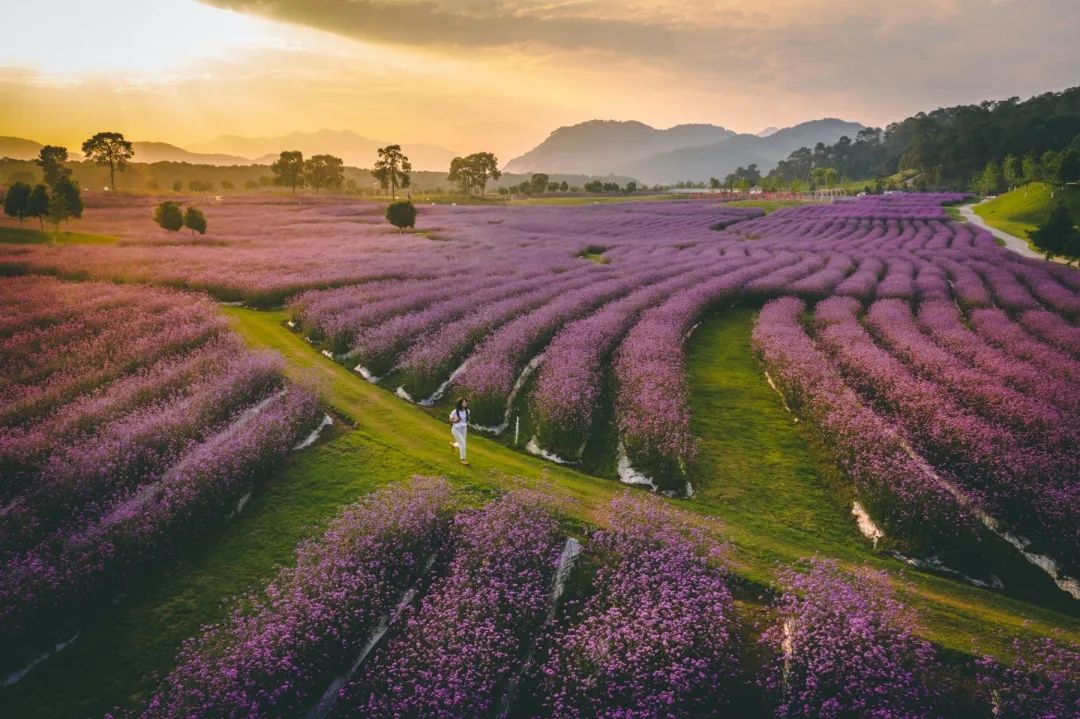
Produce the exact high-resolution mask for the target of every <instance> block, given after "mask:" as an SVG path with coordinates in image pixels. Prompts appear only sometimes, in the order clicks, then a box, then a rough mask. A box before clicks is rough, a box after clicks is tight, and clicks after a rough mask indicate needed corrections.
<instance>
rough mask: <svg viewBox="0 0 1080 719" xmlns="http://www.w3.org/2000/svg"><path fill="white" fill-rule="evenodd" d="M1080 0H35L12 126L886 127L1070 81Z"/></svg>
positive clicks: (407, 134) (477, 135)
mask: <svg viewBox="0 0 1080 719" xmlns="http://www.w3.org/2000/svg"><path fill="white" fill-rule="evenodd" d="M1070 6H1071V3H1070V2H1069V0H1040V1H1039V2H1033V3H1021V2H1013V1H1009V0H1000V1H997V2H990V3H988V2H983V1H982V0H915V1H913V2H908V3H903V4H899V5H898V4H896V3H891V2H884V1H883V0H874V1H872V2H855V1H854V0H833V1H830V2H824V1H822V0H782V1H781V2H770V3H767V4H756V5H748V4H746V3H738V2H730V1H726V0H725V1H723V2H691V3H684V2H680V3H674V2H665V3H622V2H607V1H596V2H588V3H558V2H557V3H540V2H524V3H503V2H494V3H488V4H484V5H474V4H471V3H463V2H453V1H451V0H439V1H437V2H414V3H413V2H410V3H398V2H387V1H385V0H370V1H366V2H359V1H344V2H339V1H333V0H318V1H317V2H290V1H288V0H272V1H271V0H267V1H261V2H249V1H246V0H214V1H213V2H207V3H199V2H195V0H161V1H160V2H153V3H146V2H137V1H136V0H108V1H107V2H97V3H87V2H59V3H49V4H41V3H19V4H15V5H13V6H12V7H11V8H10V9H9V10H7V11H6V12H7V20H8V22H9V26H11V27H18V28H21V29H23V30H24V31H23V32H18V33H14V34H13V35H12V37H11V38H9V39H8V40H7V41H6V42H5V43H4V44H3V46H2V47H0V106H3V108H4V112H3V114H2V115H0V134H3V135H14V136H27V135H31V134H32V135H34V136H35V137H36V138H37V139H39V140H40V141H53V142H66V143H69V144H74V143H75V142H76V141H77V140H79V139H81V138H82V137H83V136H85V135H86V133H88V132H90V131H91V130H93V129H96V128H97V127H98V126H101V125H108V126H116V127H119V128H122V129H123V130H124V131H125V132H126V133H127V134H128V136H129V137H134V138H137V139H146V140H150V139H154V140H165V141H169V142H173V143H178V144H187V145H198V144H199V143H201V142H206V141H208V140H210V139H212V138H213V137H216V136H218V135H220V134H226V133H236V134H244V135H251V136H259V135H271V134H278V133H285V132H289V131H294V130H301V131H313V130H318V129H321V128H335V129H346V128H347V129H351V130H354V131H356V132H358V133H359V134H362V135H365V136H368V137H376V138H390V139H395V140H400V141H406V142H408V141H412V142H417V141H423V142H432V143H439V144H442V145H445V146H447V147H449V148H452V149H454V150H456V151H470V150H474V149H477V148H478V147H481V146H483V147H486V148H488V149H492V150H494V151H496V153H497V154H499V155H500V156H511V155H513V154H517V153H519V152H521V151H523V150H525V149H528V148H529V147H531V146H533V145H535V144H536V143H537V142H538V141H540V140H542V139H543V138H544V137H545V136H546V135H547V133H548V132H550V131H551V130H552V129H553V128H555V127H558V126H559V125H563V124H572V123H575V122H580V121H582V120H586V119H591V118H612V119H638V120H641V121H643V122H647V123H650V124H653V125H655V126H659V127H664V126H669V125H672V124H676V123H679V122H711V123H717V124H721V125H724V126H725V127H730V128H732V129H734V130H737V131H743V132H756V131H758V130H760V129H761V128H762V127H765V126H769V125H772V126H784V125H790V124H794V123H797V122H800V121H803V120H806V119H809V118H813V117H821V116H835V117H842V118H845V119H850V120H857V121H859V122H863V123H866V124H882V123H886V122H889V121H891V120H894V119H895V118H897V117H901V116H903V115H904V114H907V113H910V112H913V111H917V110H919V109H923V108H925V107H929V106H933V105H935V104H942V103H947V102H948V103H954V102H978V101H980V100H983V99H986V98H989V97H1003V96H1009V95H1025V94H1030V93H1033V92H1036V91H1041V90H1045V89H1047V88H1055V87H1063V86H1065V85H1067V84H1068V82H1069V81H1070V80H1073V79H1075V75H1076V70H1077V69H1078V67H1080V49H1078V48H1077V45H1076V43H1075V42H1073V38H1075V37H1076V36H1077V35H1078V34H1080V28H1078V27H1077V21H1076V18H1075V13H1068V12H1064V11H1065V10H1066V9H1067V8H1068V7H1070ZM56 17H60V18H62V21H61V22H54V18H56ZM42 26H48V27H49V31H48V33H47V36H48V38H49V39H48V42H42V37H43V33H42V32H40V31H38V30H37V28H40V27H42ZM1035 78H1038V79H1037V80H1035Z"/></svg>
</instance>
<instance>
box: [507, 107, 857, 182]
mask: <svg viewBox="0 0 1080 719" xmlns="http://www.w3.org/2000/svg"><path fill="white" fill-rule="evenodd" d="M862 128H863V126H862V125H860V124H859V123H857V122H846V121H844V120H837V119H835V118H826V119H823V120H812V121H810V122H804V123H801V124H799V125H795V126H794V127H788V128H784V129H782V130H775V131H773V128H768V129H766V130H764V131H762V133H759V134H758V135H750V134H738V133H735V132H732V131H731V130H728V129H727V128H724V127H719V126H717V125H676V126H675V127H671V128H668V129H666V130H658V129H656V128H654V127H650V126H648V125H645V124H643V123H640V122H634V121H629V122H617V121H612V120H590V121H589V122H583V123H581V124H578V125H573V126H570V127H560V128H559V129H558V130H556V131H555V132H553V133H551V135H550V136H548V138H547V139H546V140H544V141H543V142H542V143H540V144H539V145H538V146H537V147H535V148H534V149H532V150H530V151H529V152H526V153H525V154H524V155H521V156H520V157H515V158H514V159H513V160H511V161H510V162H508V163H507V165H506V171H507V172H548V173H551V172H574V173H582V174H593V175H603V174H607V173H613V174H620V175H630V176H632V177H636V178H638V179H639V180H641V181H642V182H647V183H661V182H662V183H674V182H678V181H680V180H693V181H704V180H708V179H709V178H710V177H717V178H720V179H723V177H724V176H725V175H727V174H728V173H729V172H732V171H733V170H734V169H735V168H736V167H739V166H744V167H745V166H747V165H749V164H751V163H756V164H757V166H758V169H760V170H761V171H762V172H767V171H768V170H770V169H772V168H773V167H775V166H776V163H777V162H779V161H780V160H783V159H785V158H786V157H787V156H788V155H789V154H791V153H792V152H793V151H795V150H797V149H799V148H800V147H813V146H814V145H815V144H817V143H818V142H823V143H825V144H827V145H828V144H832V143H834V142H836V141H837V140H839V139H840V137H841V136H843V135H847V136H849V137H851V138H852V139H854V137H855V135H856V133H858V131H859V130H861V129H862ZM766 133H768V134H766Z"/></svg>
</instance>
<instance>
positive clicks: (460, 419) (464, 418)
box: [450, 408, 469, 428]
mask: <svg viewBox="0 0 1080 719" xmlns="http://www.w3.org/2000/svg"><path fill="white" fill-rule="evenodd" d="M450 419H452V420H454V427H455V428H457V427H468V426H469V410H468V409H467V408H466V409H463V410H462V411H461V412H458V411H457V410H456V409H455V410H454V411H453V412H451V413H450Z"/></svg>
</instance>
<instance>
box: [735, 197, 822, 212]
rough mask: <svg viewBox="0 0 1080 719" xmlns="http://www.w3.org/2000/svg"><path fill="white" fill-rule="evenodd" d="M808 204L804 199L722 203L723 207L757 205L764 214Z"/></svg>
mask: <svg viewBox="0 0 1080 719" xmlns="http://www.w3.org/2000/svg"><path fill="white" fill-rule="evenodd" d="M805 204H808V203H807V202H806V201H805V200H735V201H734V202H727V203H724V206H725V207H758V208H760V209H762V210H764V212H765V214H766V215H768V214H770V213H773V212H776V211H777V210H782V209H784V208H785V207H798V206H799V205H805Z"/></svg>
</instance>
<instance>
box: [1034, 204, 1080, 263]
mask: <svg viewBox="0 0 1080 719" xmlns="http://www.w3.org/2000/svg"><path fill="white" fill-rule="evenodd" d="M1076 235H1077V230H1076V226H1075V225H1074V224H1073V218H1072V216H1071V215H1070V214H1069V209H1068V208H1067V207H1065V202H1064V201H1062V200H1059V201H1058V203H1057V205H1055V206H1054V209H1053V210H1052V211H1051V212H1050V217H1048V218H1047V220H1046V222H1044V223H1043V224H1041V225H1039V227H1038V229H1036V230H1035V231H1034V232H1032V233H1031V241H1032V243H1033V244H1034V245H1035V248H1036V249H1037V250H1039V251H1040V252H1042V253H1043V254H1045V255H1046V259H1048V260H1050V259H1053V258H1054V257H1055V256H1056V255H1063V254H1066V252H1067V251H1068V250H1070V249H1072V248H1075V247H1076V244H1077V241H1078V240H1077V237H1076ZM1073 257H1074V258H1075V255H1074V256H1073Z"/></svg>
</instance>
